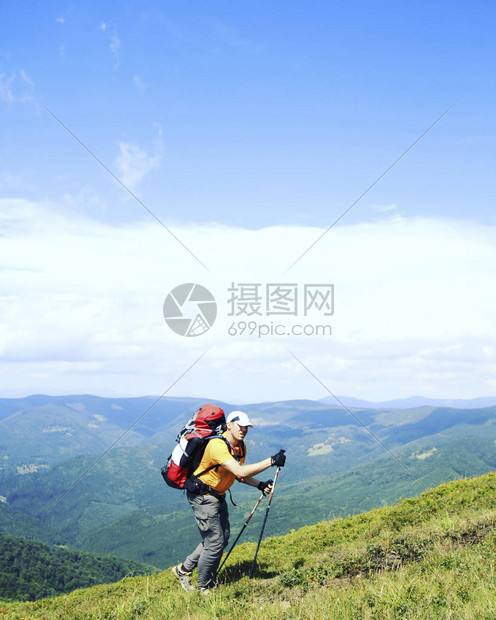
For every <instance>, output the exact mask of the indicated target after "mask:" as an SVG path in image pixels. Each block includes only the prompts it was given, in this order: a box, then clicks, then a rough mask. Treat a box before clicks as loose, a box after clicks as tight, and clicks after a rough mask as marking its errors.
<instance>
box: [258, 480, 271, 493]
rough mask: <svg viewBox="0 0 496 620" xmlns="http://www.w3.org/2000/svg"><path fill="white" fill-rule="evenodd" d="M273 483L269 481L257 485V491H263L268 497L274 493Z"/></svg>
mask: <svg viewBox="0 0 496 620" xmlns="http://www.w3.org/2000/svg"><path fill="white" fill-rule="evenodd" d="M272 482H273V480H267V481H266V482H259V483H258V485H257V489H258V490H259V491H262V493H263V494H264V495H268V494H269V493H270V492H271V491H272Z"/></svg>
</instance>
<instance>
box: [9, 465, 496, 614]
mask: <svg viewBox="0 0 496 620" xmlns="http://www.w3.org/2000/svg"><path fill="white" fill-rule="evenodd" d="M254 547H255V546H254V544H253V543H248V544H244V545H241V546H239V547H238V548H237V549H236V550H235V551H234V552H233V554H232V555H231V557H230V559H229V565H228V568H227V569H226V571H225V572H224V574H223V575H221V579H220V581H221V584H220V587H219V589H218V590H217V591H215V592H214V593H213V594H212V595H211V596H210V597H208V598H206V597H201V596H200V595H198V594H196V593H193V594H188V593H185V592H183V591H182V590H181V589H180V587H179V586H178V584H177V583H175V581H174V578H173V577H172V575H171V574H170V571H168V570H167V571H165V572H163V573H161V574H159V575H154V576H149V577H138V578H132V579H124V580H122V581H120V582H119V583H117V584H112V585H105V586H96V587H93V588H90V589H88V590H80V591H76V592H73V593H71V594H69V595H66V596H62V597H58V598H53V599H46V600H42V601H38V602H36V603H14V604H2V605H0V613H2V615H3V617H5V618H12V619H27V618H29V619H36V618H39V619H42V618H43V619H44V620H52V619H53V620H55V619H56V618H57V619H61V620H64V619H65V620H69V619H70V620H74V619H81V620H82V619H83V618H84V619H85V620H87V619H88V620H89V619H94V620H96V619H99V620H102V619H111V618H116V619H117V618H119V619H121V620H126V619H131V618H138V617H140V618H148V619H157V618H172V617H182V618H191V619H196V618H197V619H200V618H219V619H220V618H226V619H231V618H253V619H255V618H257V619H258V618H260V617H264V618H295V619H296V618H298V619H299V618H333V619H341V618H342V619H345V618H346V619H348V618H365V619H367V618H398V617H402V618H425V619H429V620H430V619H432V618H443V619H445V618H453V619H457V620H458V619H460V618H466V619H468V618H481V619H482V618H487V619H489V618H494V617H495V616H496V579H495V577H496V474H493V473H491V474H486V475H485V476H482V477H480V478H474V479H466V480H460V481H457V482H451V483H448V484H445V485H442V486H440V487H438V488H436V489H434V490H432V491H429V492H426V493H424V494H422V495H421V496H420V497H419V498H415V499H407V500H404V501H403V502H401V503H400V504H398V505H396V506H391V507H385V508H380V509H376V510H373V511H371V512H368V513H363V514H360V515H356V516H354V517H348V518H346V519H337V520H334V521H328V522H322V523H319V524H317V525H313V526H306V527H303V528H302V529H300V530H299V531H292V532H291V533H289V534H288V535H286V536H284V537H277V538H270V539H267V540H265V541H264V542H263V544H262V547H261V550H260V553H259V564H258V568H257V571H256V575H255V578H254V579H253V580H250V579H249V578H248V577H247V573H248V572H249V567H250V564H251V559H252V557H253V553H254Z"/></svg>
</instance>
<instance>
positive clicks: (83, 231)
mask: <svg viewBox="0 0 496 620" xmlns="http://www.w3.org/2000/svg"><path fill="white" fill-rule="evenodd" d="M0 227H1V232H2V235H3V237H2V244H1V247H0V290H1V291H2V293H1V302H2V303H1V320H0V325H1V326H2V327H0V351H1V355H2V360H3V362H2V374H3V381H2V385H3V386H4V387H3V390H4V394H5V395H20V394H27V393H32V392H40V391H41V392H45V393H68V392H75V393H81V392H93V393H99V394H114V395H115V394H120V395H124V394H159V393H162V392H163V391H164V390H165V389H166V388H167V387H168V386H169V385H170V384H171V383H172V382H173V381H174V380H175V379H177V378H178V377H179V375H180V374H181V373H182V372H183V371H184V370H185V369H186V368H187V367H188V366H189V365H190V364H191V363H193V362H194V361H195V359H197V358H198V357H199V356H200V355H201V354H202V353H203V352H205V351H206V350H207V349H208V348H209V347H213V348H212V349H211V350H210V351H209V352H208V353H207V355H206V356H205V358H203V359H202V360H201V361H200V362H198V364H197V365H196V366H195V367H194V368H193V369H192V370H191V372H189V373H188V374H186V375H185V377H184V378H183V379H182V380H181V381H180V382H179V383H178V384H177V386H176V387H175V388H174V389H173V391H172V392H171V394H176V395H195V396H203V397H206V398H225V399H227V400H230V401H231V402H234V403H235V402H248V401H252V402H253V401H257V400H264V399H281V398H306V397H310V398H322V397H324V396H326V395H327V393H326V392H325V390H324V389H323V388H322V387H321V386H320V385H319V384H318V383H317V382H316V380H315V379H314V378H313V377H312V376H311V375H310V374H308V372H307V371H306V370H304V369H303V368H302V367H301V366H300V365H299V364H298V363H297V362H296V361H295V360H294V359H293V358H292V357H291V356H290V355H289V354H288V353H287V351H286V350H285V348H284V346H283V345H286V346H287V347H288V348H289V349H290V350H291V351H293V352H294V353H295V354H296V355H297V356H298V357H300V358H301V359H302V361H304V362H305V364H307V365H308V366H309V368H310V369H311V370H312V371H313V372H314V373H315V374H316V375H317V376H318V377H319V378H320V379H321V380H322V381H323V382H324V383H325V384H326V385H327V386H328V387H329V389H330V390H332V391H333V392H334V393H336V394H348V395H352V396H357V397H364V398H370V399H374V400H382V399H386V398H390V397H397V396H408V395H412V394H425V395H428V396H437V397H467V398H468V397H474V396H479V395H487V394H490V393H492V392H494V376H496V374H495V371H496V351H495V348H494V347H491V346H488V343H492V342H494V338H495V335H496V328H495V324H494V318H493V317H494V315H495V310H496V293H495V292H494V286H493V283H494V280H495V277H496V252H495V249H496V229H495V228H492V227H487V226H481V225H478V224H475V223H470V222H461V221H453V220H440V219H427V218H416V219H406V218H400V217H394V218H388V219H384V220H382V221H380V222H374V223H363V224H359V225H354V226H341V227H335V228H334V229H333V231H332V232H331V233H329V235H327V237H325V238H324V239H323V240H322V241H321V242H320V243H319V244H317V245H316V246H315V248H314V250H313V251H312V252H310V253H309V254H307V255H306V257H305V258H304V259H302V260H301V261H300V262H299V263H298V264H297V265H296V267H295V268H294V269H293V270H291V271H290V272H289V273H288V274H287V275H286V276H282V275H281V274H282V273H283V272H284V270H285V269H286V268H287V267H288V265H289V264H290V263H291V262H292V261H293V260H294V258H295V256H296V255H298V254H299V253H301V251H302V249H304V248H305V247H308V245H309V244H310V243H311V242H312V241H313V240H314V239H315V238H316V237H317V236H318V235H319V234H320V233H321V232H322V231H321V230H320V229H316V228H303V227H302V228H298V227H282V226H279V227H271V228H266V229H261V230H258V231H253V230H245V229H241V228H232V227H227V226H222V225H217V224H212V225H209V226H207V225H205V226H191V225H189V226H177V227H174V228H173V232H174V233H175V234H176V235H177V236H178V237H179V238H180V239H181V240H182V241H183V242H184V243H185V244H186V245H187V246H188V247H189V248H190V249H191V250H192V251H193V252H194V253H196V254H197V255H198V257H199V258H200V259H201V260H202V261H203V262H204V263H205V264H206V265H207V266H208V268H209V269H210V271H211V274H209V273H208V272H206V271H205V270H203V269H202V268H201V267H200V266H199V265H198V264H197V263H196V262H195V260H194V259H193V258H192V257H191V256H190V255H189V254H188V253H187V252H186V251H185V250H184V249H183V248H182V247H181V246H180V245H179V244H178V243H177V242H176V241H175V240H174V239H172V237H170V236H169V235H168V234H167V232H166V231H165V230H164V229H163V228H162V227H160V226H159V225H157V223H156V222H154V221H152V220H146V221H143V222H140V223H137V224H133V225H120V226H113V225H110V224H104V223H101V222H97V221H93V220H89V219H83V218H75V217H72V218H71V219H68V218H67V217H66V216H65V215H64V214H63V213H61V212H59V211H57V210H56V209H55V208H54V207H53V206H50V205H44V204H37V203H30V202H27V201H24V200H15V201H14V200H5V199H4V200H1V201H0ZM212 274H213V275H212ZM183 282H199V283H201V284H203V285H204V286H206V287H207V288H209V290H211V291H212V292H213V293H214V295H215V298H216V300H217V303H218V311H219V312H218V318H217V321H216V323H215V325H214V327H213V328H212V329H211V330H210V331H209V332H208V333H207V334H205V335H203V336H200V337H197V338H182V337H180V336H177V335H175V334H174V333H173V332H171V331H170V330H169V329H168V327H167V326H166V324H165V321H164V319H163V316H162V305H163V302H164V299H165V297H166V295H167V293H168V292H169V290H171V289H172V288H173V287H174V286H176V285H178V284H181V283H183ZM231 282H235V283H240V282H255V283H256V282H259V283H268V282H271V283H292V282H294V283H299V284H300V285H303V284H304V283H334V284H335V287H336V289H335V314H334V316H333V317H332V318H331V320H330V322H331V324H332V328H333V335H332V336H331V337H327V338H324V337H320V338H315V337H300V338H296V337H293V338H284V339H283V340H282V341H281V340H279V339H277V338H273V339H267V340H264V339H263V338H262V339H259V338H257V337H256V336H253V337H250V336H244V337H230V336H228V335H227V330H228V327H229V326H230V325H231V324H232V323H233V322H234V321H240V320H244V321H245V322H249V321H250V320H252V319H253V317H252V319H250V318H249V317H245V316H240V317H229V316H227V298H228V292H227V289H228V287H229V285H230V284H231ZM259 320H260V321H261V322H263V323H265V324H267V325H268V324H270V323H271V322H272V323H276V322H278V321H279V320H280V319H279V317H276V316H271V317H267V316H265V317H263V318H261V319H259ZM298 322H299V323H300V324H305V323H307V322H308V323H314V322H315V319H313V318H312V319H311V320H309V319H308V318H305V317H301V316H299V317H298Z"/></svg>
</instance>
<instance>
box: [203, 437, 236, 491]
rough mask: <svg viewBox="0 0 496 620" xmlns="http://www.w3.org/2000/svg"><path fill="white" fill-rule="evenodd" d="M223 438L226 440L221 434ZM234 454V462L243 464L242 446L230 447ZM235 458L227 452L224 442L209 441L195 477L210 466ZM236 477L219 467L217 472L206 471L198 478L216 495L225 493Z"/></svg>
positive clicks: (217, 440)
mask: <svg viewBox="0 0 496 620" xmlns="http://www.w3.org/2000/svg"><path fill="white" fill-rule="evenodd" d="M223 435H224V437H226V438H227V436H226V433H223ZM232 449H233V450H234V452H235V454H236V460H237V461H238V463H244V462H245V456H246V450H245V448H244V444H243V446H237V447H234V446H232ZM234 458H235V457H234V456H233V455H232V454H231V453H230V452H229V448H228V446H227V444H226V442H225V441H223V440H222V439H211V440H210V441H209V442H208V443H207V447H206V448H205V452H204V453H203V457H202V460H201V461H200V465H199V466H198V468H197V469H196V470H195V476H197V475H198V474H200V473H201V472H202V471H205V469H207V468H208V467H210V466H211V465H221V464H222V463H226V462H227V461H231V460H233V459H234ZM235 478H236V476H235V475H234V474H232V473H231V472H230V471H227V469H224V467H219V468H217V470H215V469H211V470H210V471H207V473H206V474H203V476H200V478H199V479H200V480H201V481H202V482H204V483H205V484H208V485H209V486H211V487H212V489H214V490H215V491H217V493H225V492H226V491H227V489H229V488H230V487H231V486H232V485H233V483H234V480H235Z"/></svg>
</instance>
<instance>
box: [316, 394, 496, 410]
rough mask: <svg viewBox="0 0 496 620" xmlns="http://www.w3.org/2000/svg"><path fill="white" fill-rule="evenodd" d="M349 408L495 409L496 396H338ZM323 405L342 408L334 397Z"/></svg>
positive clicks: (325, 399)
mask: <svg viewBox="0 0 496 620" xmlns="http://www.w3.org/2000/svg"><path fill="white" fill-rule="evenodd" d="M338 398H339V400H340V401H341V402H342V403H343V405H346V406H347V407H363V408H364V409H412V408H414V407H452V408H453V409H479V408H482V407H494V406H495V405H496V396H481V397H479V398H469V399H463V398H429V397H426V396H408V397H407V398H397V399H393V400H384V401H370V400H362V399H360V398H353V396H338ZM319 402H321V403H326V404H329V405H336V406H340V405H339V402H338V401H337V400H336V399H335V398H334V397H332V396H326V397H325V398H321V399H320V401H319Z"/></svg>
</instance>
